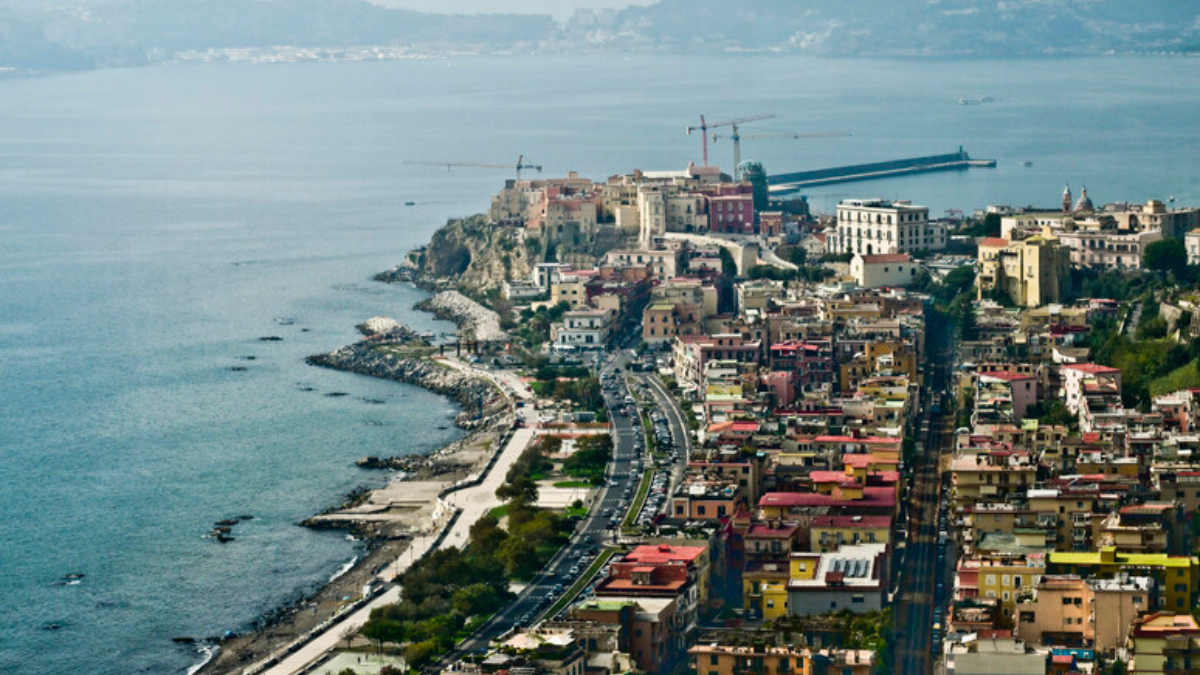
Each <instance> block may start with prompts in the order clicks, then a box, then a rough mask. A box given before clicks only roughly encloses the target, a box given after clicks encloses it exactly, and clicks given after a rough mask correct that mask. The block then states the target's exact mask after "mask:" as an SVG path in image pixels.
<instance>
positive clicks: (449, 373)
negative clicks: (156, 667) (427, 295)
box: [196, 301, 509, 675]
mask: <svg viewBox="0 0 1200 675" xmlns="http://www.w3.org/2000/svg"><path fill="white" fill-rule="evenodd" d="M472 302H473V301H472ZM439 306H441V305H439ZM455 306H457V305H455ZM358 329H359V331H360V332H362V333H363V334H364V335H365V336H366V337H364V339H362V340H360V341H358V342H355V343H353V344H350V345H347V346H345V347H341V348H339V349H336V350H334V351H332V352H329V353H326V354H315V355H313V356H310V357H308V358H307V359H306V362H307V363H309V364H310V365H314V366H318V367H322V368H331V369H334V370H342V371H346V372H352V373H358V374H362V375H368V376H371V377H378V378H383V379H388V380H393V381H396V382H403V383H406V384H412V385H416V386H419V387H422V388H424V389H426V390H428V391H431V392H433V393H436V394H440V395H443V396H446V397H448V398H450V399H452V400H454V401H455V402H456V403H457V404H458V405H459V406H461V407H462V408H463V412H461V413H459V414H458V415H457V416H456V417H455V424H456V425H457V426H459V427H461V428H463V429H467V430H470V431H471V433H469V434H468V435H467V436H465V437H463V438H460V439H458V440H456V441H454V442H453V443H450V444H449V445H446V446H444V447H442V448H439V449H437V450H435V451H433V452H430V453H427V454H419V455H405V456H401V457H384V458H379V457H369V458H365V459H363V460H360V461H359V462H358V465H359V466H362V467H364V468H380V469H387V470H398V471H402V472H403V474H402V475H401V477H400V478H399V479H398V480H397V481H393V482H392V483H389V485H387V486H385V487H383V488H376V489H369V488H365V487H363V488H358V489H356V490H354V491H353V492H351V493H350V494H348V495H346V496H345V497H344V498H343V499H342V500H340V503H339V504H337V505H335V506H331V507H330V508H329V509H326V510H325V511H324V512H323V513H321V514H318V515H315V516H313V517H311V518H308V519H306V520H305V521H303V522H302V523H301V524H302V525H303V526H305V527H309V528H313V529H322V530H338V531H345V532H348V533H350V534H351V535H352V536H354V537H355V538H357V539H361V540H362V541H363V542H364V543H363V546H364V550H363V552H362V553H360V554H359V556H358V558H357V559H356V560H355V561H354V563H353V564H352V565H350V566H349V568H348V569H347V570H345V571H344V572H342V573H340V574H339V575H337V576H336V577H335V578H333V579H331V580H330V582H329V583H328V584H326V585H325V586H323V587H322V588H320V589H317V590H316V591H298V592H297V594H296V596H295V597H294V599H293V600H292V601H291V602H287V603H285V604H284V605H283V606H281V607H278V608H276V609H274V610H272V611H271V612H268V613H267V614H265V615H263V616H261V617H259V618H258V619H257V620H256V621H255V622H254V623H253V624H252V625H251V626H250V627H248V628H247V630H246V631H245V632H242V633H239V634H228V635H226V636H225V637H223V638H220V639H211V640H207V641H199V642H198V644H202V645H205V647H206V649H207V648H208V646H209V645H218V646H219V650H218V651H217V652H216V653H215V654H214V655H213V656H212V658H210V659H209V660H208V661H207V662H205V663H204V664H203V665H202V666H200V667H199V669H198V670H197V671H196V672H197V673H199V674H202V675H217V674H220V675H225V674H226V673H229V674H232V673H237V672H240V671H241V670H242V669H244V668H246V667H247V666H248V665H250V664H252V663H255V662H257V661H259V660H261V659H263V658H265V657H266V656H267V655H268V654H271V653H272V652H273V651H274V650H275V649H277V648H278V647H279V645H280V644H282V643H286V642H287V641H289V640H294V639H296V638H298V637H300V636H302V635H304V634H306V633H307V632H309V631H311V630H312V629H313V628H314V627H315V626H317V625H318V624H319V623H320V622H321V621H323V620H325V619H327V618H328V617H329V616H332V615H333V614H334V613H335V612H336V611H337V610H338V608H340V607H341V606H342V600H343V598H345V597H346V596H353V595H355V594H356V593H357V592H359V591H360V590H361V589H362V588H363V586H364V585H365V584H368V583H371V582H372V581H374V580H375V579H376V576H377V575H378V573H379V570H380V569H381V568H382V567H383V566H385V565H386V564H388V563H390V562H392V561H394V560H395V559H396V558H398V557H399V556H400V555H401V554H402V553H403V552H404V550H406V549H407V547H408V546H409V545H410V543H411V538H412V535H411V526H410V522H411V520H413V519H418V520H419V519H420V518H422V517H424V513H423V512H422V511H420V510H416V511H414V513H413V514H412V518H409V519H408V520H405V519H404V518H403V516H402V515H401V516H398V517H397V519H396V520H372V519H371V517H367V518H363V519H359V520H356V518H355V514H354V513H353V512H354V510H355V509H365V508H368V507H370V506H371V505H370V504H369V502H371V501H372V499H373V497H375V496H376V495H377V494H383V495H385V501H386V500H390V499H392V496H393V495H392V494H391V493H394V492H395V491H396V490H397V489H399V490H402V491H406V492H407V491H409V490H410V489H411V490H412V491H415V492H430V491H431V490H432V492H431V494H436V493H437V492H438V491H439V490H440V489H444V487H446V486H449V485H453V484H454V483H456V482H459V481H461V480H463V479H465V478H466V477H467V476H469V475H472V474H474V473H478V472H479V471H480V470H481V468H482V466H485V465H486V463H487V461H488V460H489V459H490V456H489V454H488V452H487V451H486V450H484V449H486V448H489V447H491V445H492V444H493V440H494V437H495V436H496V435H497V433H498V431H497V429H498V428H499V427H500V426H502V425H501V424H500V423H501V421H502V420H503V418H504V413H505V412H506V411H507V410H508V409H509V404H508V399H507V397H506V396H505V395H504V393H503V392H501V391H500V390H499V389H497V387H496V385H494V384H492V383H491V382H489V381H487V380H485V379H482V378H479V377H475V376H472V375H470V374H468V373H464V372H462V371H459V370H455V369H453V368H450V367H448V366H445V365H442V364H439V363H438V362H436V361H434V360H432V359H430V358H427V356H424V355H420V354H422V353H423V352H427V351H429V350H432V347H430V345H429V344H428V343H427V342H425V341H424V340H422V339H421V338H420V336H419V334H418V333H416V332H415V331H413V330H412V329H410V328H408V327H407V326H404V325H403V324H400V323H399V322H396V321H394V320H392V319H389V318H386V317H373V318H371V319H368V320H367V321H365V322H363V323H362V324H359V326H358ZM405 486H409V487H405ZM438 486H441V487H438Z"/></svg>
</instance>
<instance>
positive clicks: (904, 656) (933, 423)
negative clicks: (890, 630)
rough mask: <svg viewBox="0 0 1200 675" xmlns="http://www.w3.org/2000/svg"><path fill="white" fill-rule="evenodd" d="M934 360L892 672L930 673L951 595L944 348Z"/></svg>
mask: <svg viewBox="0 0 1200 675" xmlns="http://www.w3.org/2000/svg"><path fill="white" fill-rule="evenodd" d="M931 348H932V349H934V358H933V359H932V360H931V362H929V363H926V365H925V373H924V374H925V383H924V384H925V386H924V389H923V394H924V395H925V397H926V398H925V400H924V405H923V406H922V410H921V416H920V418H919V421H918V428H919V432H918V433H917V434H916V437H917V440H918V441H919V443H918V452H917V456H916V459H915V461H914V462H913V466H912V467H909V468H910V470H911V472H912V476H913V483H912V489H911V491H910V494H911V497H910V501H909V503H908V530H907V535H908V536H907V543H906V546H905V555H904V562H903V564H902V567H901V581H900V601H899V603H898V604H897V606H896V613H895V618H894V620H895V626H896V634H897V635H898V636H899V637H900V639H899V640H898V642H897V645H896V658H895V665H896V672H897V673H900V674H902V675H911V674H912V673H931V672H933V670H934V669H933V666H934V664H935V663H936V662H937V655H938V654H939V653H940V652H941V645H942V636H943V634H944V630H945V624H946V618H945V608H946V606H947V605H948V604H949V601H950V596H951V595H952V593H953V588H952V587H953V581H952V580H953V578H954V577H953V574H952V573H951V570H952V567H953V562H954V552H953V549H952V546H953V544H952V543H950V539H951V538H952V537H951V532H950V531H948V530H949V529H950V528H949V524H948V520H949V510H948V502H949V493H948V491H947V490H946V489H945V488H944V487H943V484H942V483H943V481H942V472H941V467H940V462H941V456H942V452H943V450H944V449H947V448H948V446H949V439H950V438H951V436H952V433H951V432H952V430H953V423H954V418H953V411H952V410H948V409H944V408H946V407H948V406H945V405H944V403H946V402H947V401H946V400H945V399H947V398H948V394H947V393H946V392H948V391H949V383H950V376H951V372H950V364H949V361H950V349H949V345H948V344H944V343H943V344H938V345H936V347H935V346H933V345H931Z"/></svg>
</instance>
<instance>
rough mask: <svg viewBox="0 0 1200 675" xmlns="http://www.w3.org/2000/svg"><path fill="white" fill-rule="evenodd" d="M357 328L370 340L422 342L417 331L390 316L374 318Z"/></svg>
mask: <svg viewBox="0 0 1200 675" xmlns="http://www.w3.org/2000/svg"><path fill="white" fill-rule="evenodd" d="M355 328H357V329H358V332H360V333H362V334H363V335H365V336H367V337H369V338H377V339H380V340H387V341H389V342H399V343H407V342H422V339H421V336H420V334H418V333H417V332H416V331H415V330H413V329H411V328H409V327H408V326H405V325H404V324H402V323H400V322H399V321H397V320H395V319H393V318H391V317H388V316H373V317H371V318H369V319H367V320H366V321H364V322H362V323H360V324H358V325H357V326H355Z"/></svg>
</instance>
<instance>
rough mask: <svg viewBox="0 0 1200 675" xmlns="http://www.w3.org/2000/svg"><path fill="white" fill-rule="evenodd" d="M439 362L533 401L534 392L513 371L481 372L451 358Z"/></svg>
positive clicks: (518, 396)
mask: <svg viewBox="0 0 1200 675" xmlns="http://www.w3.org/2000/svg"><path fill="white" fill-rule="evenodd" d="M437 362H438V363H441V364H444V365H445V366H447V367H449V368H453V369H455V370H461V371H462V372H464V373H470V374H471V375H474V376H476V377H481V378H483V379H485V380H487V381H489V382H491V383H493V384H495V385H496V386H498V387H500V388H501V389H503V390H504V391H505V392H506V393H507V394H508V395H509V396H515V397H516V398H519V399H523V400H526V401H530V400H533V398H534V395H533V392H531V391H529V387H528V386H526V385H525V383H524V382H522V381H521V378H519V377H517V374H516V373H514V372H512V371H511V370H481V369H479V368H475V367H473V366H471V365H470V364H467V363H465V362H463V361H460V360H458V359H456V358H454V357H450V356H446V357H442V358H439V359H437Z"/></svg>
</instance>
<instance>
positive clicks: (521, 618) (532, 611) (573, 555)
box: [454, 350, 645, 658]
mask: <svg viewBox="0 0 1200 675" xmlns="http://www.w3.org/2000/svg"><path fill="white" fill-rule="evenodd" d="M631 359H632V355H631V354H630V353H629V352H628V351H626V350H621V351H618V352H616V353H615V354H614V355H612V356H611V357H610V358H609V359H608V360H607V361H605V362H604V363H603V364H602V367H601V368H600V369H599V374H600V377H601V379H602V382H603V383H604V385H605V386H604V393H605V401H606V403H607V407H608V410H609V419H610V421H611V422H612V437H613V461H612V462H610V464H609V469H608V480H607V482H606V484H605V485H604V486H602V487H601V488H600V489H599V491H598V493H597V495H596V496H595V498H594V499H593V502H592V504H591V505H590V507H589V510H588V514H587V516H585V517H584V518H583V520H581V521H580V522H579V523H578V525H577V527H576V530H575V533H574V534H573V535H572V537H571V540H570V541H569V542H568V543H567V544H566V545H565V546H563V548H562V549H561V550H560V551H559V552H558V554H557V555H555V557H554V558H553V559H552V560H551V561H550V563H549V564H547V565H546V567H544V568H543V569H542V571H541V572H539V573H538V575H537V576H536V577H534V578H533V579H532V580H531V581H530V582H529V583H528V584H527V585H526V586H525V587H524V588H523V589H522V590H521V592H520V594H519V595H518V597H517V599H516V600H515V601H513V602H512V603H511V604H510V605H508V606H507V607H506V608H505V609H503V610H501V611H500V612H498V613H497V614H496V615H495V616H493V617H492V619H491V620H490V621H488V623H486V624H484V626H482V627H481V628H480V629H479V630H478V631H476V633H475V634H474V635H473V636H471V637H470V638H468V639H467V640H465V641H464V642H463V643H462V644H461V645H459V648H458V650H457V651H456V654H455V655H454V658H458V657H461V656H463V655H466V654H474V653H480V652H482V651H483V650H485V649H486V648H487V646H488V643H489V642H491V641H492V640H494V639H496V638H498V637H499V636H501V635H503V634H504V633H506V632H508V631H509V630H511V629H512V628H513V627H515V626H527V625H530V624H532V623H535V622H536V621H538V620H539V619H540V618H543V615H544V614H545V612H546V610H548V609H549V608H550V606H551V605H552V604H553V603H554V602H555V601H556V600H558V599H559V598H560V597H561V596H562V594H563V593H564V592H565V591H566V590H567V589H569V588H570V587H571V585H572V584H574V583H575V582H576V581H577V580H578V578H579V576H580V575H581V574H582V573H583V572H584V571H585V570H586V569H587V568H588V566H589V564H590V563H591V562H592V560H593V559H594V558H595V556H596V555H598V554H599V552H600V550H601V548H602V547H603V546H605V545H608V544H611V543H613V542H614V540H615V537H616V533H617V531H618V530H619V528H620V525H621V521H622V520H623V519H624V517H625V514H626V512H627V510H628V508H629V506H630V504H631V503H632V501H633V498H634V494H635V493H636V491H637V488H638V484H639V482H640V480H641V475H642V467H643V459H642V456H641V454H642V453H643V452H644V450H645V441H644V440H643V437H642V428H641V423H640V421H639V418H638V416H637V413H636V411H629V414H622V413H623V411H624V410H625V409H626V408H627V406H629V403H628V400H627V397H629V396H630V393H629V391H628V390H627V388H626V387H625V384H624V381H623V380H622V378H620V377H618V376H617V372H618V371H619V370H623V369H624V368H625V367H627V366H628V364H629V362H630V360H631ZM605 573H606V570H603V569H602V570H599V573H598V574H597V575H596V576H597V578H603V576H605Z"/></svg>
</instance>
